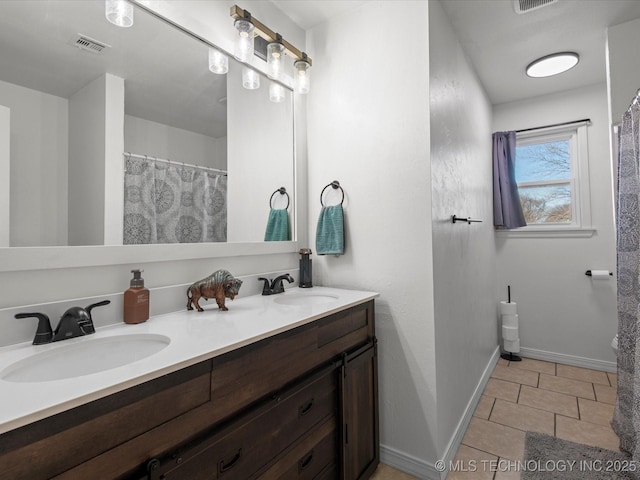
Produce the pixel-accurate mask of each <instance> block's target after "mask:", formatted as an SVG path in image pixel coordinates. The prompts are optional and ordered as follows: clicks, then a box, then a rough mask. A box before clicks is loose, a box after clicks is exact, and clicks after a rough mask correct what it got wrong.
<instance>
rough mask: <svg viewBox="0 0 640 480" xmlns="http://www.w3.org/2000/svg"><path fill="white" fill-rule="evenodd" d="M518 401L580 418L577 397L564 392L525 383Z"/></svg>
mask: <svg viewBox="0 0 640 480" xmlns="http://www.w3.org/2000/svg"><path fill="white" fill-rule="evenodd" d="M518 403H520V404H522V405H528V406H529V407H534V408H539V409H541V410H546V411H548V412H554V413H559V414H561V415H566V416H567V417H573V418H578V402H577V399H576V397H572V396H570V395H565V394H564V393H558V392H552V391H551V390H541V389H539V388H533V387H529V386H527V385H523V386H522V389H521V390H520V397H519V398H518Z"/></svg>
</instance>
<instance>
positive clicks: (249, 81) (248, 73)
mask: <svg viewBox="0 0 640 480" xmlns="http://www.w3.org/2000/svg"><path fill="white" fill-rule="evenodd" d="M242 86H243V87H244V88H246V89H247V90H256V89H257V88H260V75H259V74H258V72H256V71H255V70H253V69H251V68H249V67H243V69H242Z"/></svg>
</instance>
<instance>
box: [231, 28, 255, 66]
mask: <svg viewBox="0 0 640 480" xmlns="http://www.w3.org/2000/svg"><path fill="white" fill-rule="evenodd" d="M234 25H235V27H236V29H237V30H238V38H237V39H236V48H235V53H234V55H235V57H236V58H237V59H238V60H240V61H241V62H248V61H250V60H251V57H253V37H254V35H255V27H254V26H253V23H251V22H249V21H248V20H243V19H242V18H239V19H238V20H236V21H235V23H234Z"/></svg>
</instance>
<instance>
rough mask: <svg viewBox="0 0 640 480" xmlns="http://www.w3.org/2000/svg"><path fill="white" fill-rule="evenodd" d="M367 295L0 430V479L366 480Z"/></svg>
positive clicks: (370, 396) (373, 423)
mask: <svg viewBox="0 0 640 480" xmlns="http://www.w3.org/2000/svg"><path fill="white" fill-rule="evenodd" d="M378 444H379V436H378V401H377V359H376V343H375V331H374V303H373V301H372V300H371V301H368V302H366V303H363V304H360V305H356V306H354V307H351V308H348V309H345V310H343V311H340V312H337V313H334V314H331V315H328V316H326V317H323V318H320V319H318V320H316V321H314V322H311V323H309V324H307V325H304V326H301V327H298V328H295V329H293V330H290V331H287V332H284V333H281V334H278V335H275V336H273V337H270V338H267V339H265V340H262V341H259V342H256V343H254V344H251V345H248V346H246V347H243V348H240V349H237V350H234V351H232V352H229V353H227V354H224V355H221V356H218V357H215V358H213V359H211V360H207V361H205V362H201V363H199V364H197V365H194V366H191V367H188V368H186V369H183V370H180V371H178V372H175V373H172V374H169V375H166V376H164V377H161V378H159V379H155V380H152V381H150V382H146V383H144V384H142V385H138V386H136V387H132V388H130V389H127V390H124V391H122V392H119V393H116V394H114V395H110V396H109V397H106V398H102V399H100V400H96V401H94V402H91V403H88V404H85V405H82V406H80V407H77V408H74V409H72V410H69V411H67V412H63V413H61V414H58V415H55V416H52V417H49V418H46V419H44V420H41V421H38V422H35V423H33V424H30V425H27V426H25V427H22V428H19V429H16V430H13V431H10V432H8V433H5V434H3V435H1V436H0V466H1V467H0V479H11V480H20V479H29V480H37V479H41V478H42V479H45V478H56V479H58V480H62V479H89V478H91V479H136V480H137V479H150V480H161V479H164V480H171V479H176V480H182V479H184V480H187V479H188V480H198V479H203V480H204V479H225V480H226V479H229V480H233V479H240V480H250V479H261V480H271V479H273V480H275V479H325V480H328V479H348V480H352V479H354V480H355V479H366V478H369V476H370V475H371V474H372V473H373V471H374V470H375V468H376V466H377V464H378V461H379V447H378Z"/></svg>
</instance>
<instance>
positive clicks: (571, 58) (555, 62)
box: [527, 52, 580, 78]
mask: <svg viewBox="0 0 640 480" xmlns="http://www.w3.org/2000/svg"><path fill="white" fill-rule="evenodd" d="M579 61H580V56H579V55H578V54H577V53H576V52H558V53H552V54H551V55H545V56H544V57H541V58H538V59H537V60H534V61H533V62H531V63H530V64H529V65H527V76H529V77H533V78H543V77H551V76H553V75H558V74H559V73H563V72H566V71H567V70H569V69H571V68H573V67H575V66H576V65H577V64H578V62H579Z"/></svg>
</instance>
